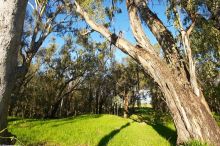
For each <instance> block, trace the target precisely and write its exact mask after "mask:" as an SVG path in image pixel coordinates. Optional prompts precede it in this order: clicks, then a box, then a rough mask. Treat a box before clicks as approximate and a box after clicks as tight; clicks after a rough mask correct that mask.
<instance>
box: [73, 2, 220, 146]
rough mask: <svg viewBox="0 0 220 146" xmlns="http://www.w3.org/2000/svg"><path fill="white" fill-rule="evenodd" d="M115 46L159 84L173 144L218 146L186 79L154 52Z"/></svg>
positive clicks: (219, 137) (213, 126)
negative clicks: (173, 135)
mask: <svg viewBox="0 0 220 146" xmlns="http://www.w3.org/2000/svg"><path fill="white" fill-rule="evenodd" d="M74 4H75V6H76V11H77V12H78V13H79V14H80V15H81V16H82V17H83V18H84V19H85V21H86V22H87V24H88V25H90V27H91V28H92V29H94V30H95V31H97V32H99V33H100V34H102V35H103V36H104V37H105V38H106V39H108V40H109V41H111V35H112V33H111V32H110V31H109V30H108V29H107V28H105V27H104V26H101V25H98V24H96V23H95V22H94V21H93V20H92V19H91V18H90V17H89V15H88V14H87V13H86V12H85V11H83V10H82V9H81V8H80V6H79V5H78V3H77V2H76V1H75V3H74ZM131 21H133V20H131ZM134 24H135V23H134ZM136 34H137V35H138V34H139V33H136ZM115 45H116V46H117V47H118V48H119V49H120V50H122V51H123V52H124V53H126V54H128V55H129V56H131V57H132V58H133V59H135V60H136V61H137V62H138V63H139V64H140V65H141V66H142V67H143V68H144V71H145V72H146V73H148V74H149V75H150V76H151V77H152V78H153V79H154V80H155V82H157V84H158V85H159V87H160V89H161V91H162V92H163V94H164V97H165V99H166V102H167V105H168V107H169V110H170V111H171V114H172V117H173V120H174V123H175V126H176V129H177V134H178V139H177V143H184V142H187V141H189V140H191V139H197V140H201V141H207V142H210V143H212V144H215V145H217V146H219V144H220V130H219V127H218V125H217V123H216V122H215V120H214V118H213V117H212V115H211V113H210V112H209V109H208V108H207V107H206V106H205V104H204V103H203V101H202V98H201V97H198V96H196V95H195V94H194V91H193V90H192V87H191V86H190V84H189V81H188V80H187V79H186V78H184V77H183V76H180V75H179V74H178V72H177V71H174V70H173V68H171V67H170V66H169V64H167V63H165V62H164V61H163V60H161V59H160V57H159V56H156V55H155V53H152V50H151V49H149V50H148V48H142V46H136V47H135V46H133V45H132V44H131V43H129V42H128V41H127V40H125V39H123V38H120V37H119V38H118V40H117V42H116V43H115ZM171 62H172V61H171Z"/></svg>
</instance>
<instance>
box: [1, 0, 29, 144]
mask: <svg viewBox="0 0 220 146" xmlns="http://www.w3.org/2000/svg"><path fill="white" fill-rule="evenodd" d="M26 5H27V0H0V131H2V130H3V131H4V132H1V133H0V136H1V137H7V133H8V132H7V130H4V129H5V128H6V127H7V115H8V104H9V97H10V94H11V91H12V88H13V85H14V82H15V74H16V67H17V54H18V46H19V45H20V40H21V34H22V28H23V23H24V17H25V10H26ZM1 137H0V144H8V142H9V141H8V140H9V139H5V138H1Z"/></svg>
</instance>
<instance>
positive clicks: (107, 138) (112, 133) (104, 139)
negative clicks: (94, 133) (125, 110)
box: [97, 123, 130, 146]
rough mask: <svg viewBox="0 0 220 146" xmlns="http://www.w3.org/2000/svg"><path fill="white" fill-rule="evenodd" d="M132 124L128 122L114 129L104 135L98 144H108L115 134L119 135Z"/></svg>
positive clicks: (105, 145) (99, 145) (101, 145)
mask: <svg viewBox="0 0 220 146" xmlns="http://www.w3.org/2000/svg"><path fill="white" fill-rule="evenodd" d="M129 125H130V123H127V124H125V125H122V126H121V127H120V128H119V129H116V130H113V131H112V132H111V133H109V134H108V135H106V136H104V137H103V138H102V139H101V140H100V141H99V143H98V145H97V146H107V144H108V143H109V141H110V140H111V139H112V138H113V137H114V136H115V135H117V134H118V133H119V132H120V131H121V130H122V129H124V128H126V127H128V126H129Z"/></svg>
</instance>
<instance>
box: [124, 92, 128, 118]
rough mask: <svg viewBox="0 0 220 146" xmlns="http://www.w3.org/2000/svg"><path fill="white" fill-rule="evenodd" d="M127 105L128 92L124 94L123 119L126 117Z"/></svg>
mask: <svg viewBox="0 0 220 146" xmlns="http://www.w3.org/2000/svg"><path fill="white" fill-rule="evenodd" d="M128 104H129V96H128V92H126V91H125V92H124V118H127V117H128Z"/></svg>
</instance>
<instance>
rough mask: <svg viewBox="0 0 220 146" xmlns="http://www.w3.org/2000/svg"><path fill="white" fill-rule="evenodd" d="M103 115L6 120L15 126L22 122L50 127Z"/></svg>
mask: <svg viewBox="0 0 220 146" xmlns="http://www.w3.org/2000/svg"><path fill="white" fill-rule="evenodd" d="M102 116H103V115H96V114H91V115H79V116H75V117H69V118H61V119H25V118H20V117H10V118H9V119H8V122H9V124H10V125H13V126H17V127H20V126H21V127H23V126H24V125H23V124H27V125H26V126H27V127H31V128H33V127H35V126H42V125H45V124H49V125H50V126H51V127H58V126H62V125H65V124H69V123H74V122H76V121H82V120H86V119H93V118H100V117H102Z"/></svg>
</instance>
